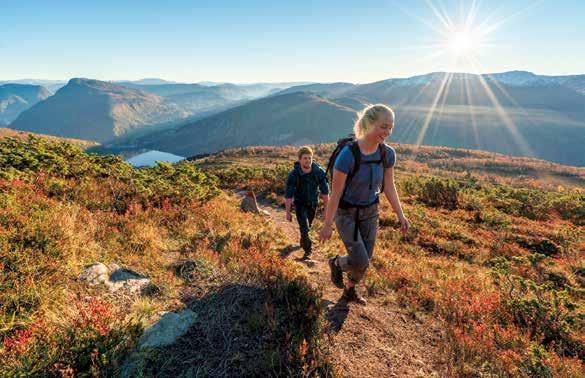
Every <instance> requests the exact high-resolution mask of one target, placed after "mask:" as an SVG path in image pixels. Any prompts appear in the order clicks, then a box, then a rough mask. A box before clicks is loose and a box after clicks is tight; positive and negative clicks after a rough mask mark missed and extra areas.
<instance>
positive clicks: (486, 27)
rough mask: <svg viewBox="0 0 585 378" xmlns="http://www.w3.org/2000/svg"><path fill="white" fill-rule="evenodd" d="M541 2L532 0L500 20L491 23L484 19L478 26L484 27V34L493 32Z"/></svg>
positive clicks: (541, 1) (542, 0) (540, 0)
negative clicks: (532, 0)
mask: <svg viewBox="0 0 585 378" xmlns="http://www.w3.org/2000/svg"><path fill="white" fill-rule="evenodd" d="M543 2H544V0H538V1H534V2H533V3H532V4H530V5H528V6H527V7H525V8H522V9H520V10H518V11H516V12H514V13H511V14H509V15H507V16H506V17H504V18H502V19H501V20H499V21H497V22H494V23H491V24H490V23H488V20H487V19H486V20H485V21H484V22H483V23H482V24H481V25H480V26H479V27H480V28H482V29H484V30H485V32H486V34H490V33H493V32H494V31H496V30H497V29H498V28H499V27H500V26H502V25H503V24H505V23H507V22H509V21H511V20H513V19H515V18H516V17H519V16H521V15H522V14H524V13H526V12H528V11H529V10H531V9H533V8H535V7H537V6H538V5H540V4H542V3H543Z"/></svg>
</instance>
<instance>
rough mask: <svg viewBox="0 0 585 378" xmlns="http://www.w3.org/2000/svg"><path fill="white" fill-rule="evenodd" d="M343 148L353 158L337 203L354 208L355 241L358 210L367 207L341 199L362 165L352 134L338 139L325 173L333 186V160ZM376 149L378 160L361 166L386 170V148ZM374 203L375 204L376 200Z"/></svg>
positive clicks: (356, 237) (380, 146)
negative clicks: (382, 167)
mask: <svg viewBox="0 0 585 378" xmlns="http://www.w3.org/2000/svg"><path fill="white" fill-rule="evenodd" d="M345 146H349V148H350V149H351V153H352V154H353V158H354V165H353V169H352V170H351V172H349V173H348V174H347V179H346V180H345V187H344V188H343V193H342V194H341V201H340V203H339V207H340V208H345V209H348V208H356V212H355V227H354V231H353V240H354V241H357V240H358V228H359V227H358V224H359V213H360V208H365V207H367V206H369V205H366V206H358V205H352V204H349V203H347V202H345V201H344V200H343V197H344V196H345V191H346V190H347V187H348V186H349V185H348V184H349V182H350V181H351V179H352V178H353V177H354V176H355V174H356V173H357V172H358V170H359V169H360V164H362V161H361V160H362V154H361V152H360V147H359V145H358V143H357V139H356V137H355V135H354V134H350V135H349V136H348V137H347V138H343V139H339V140H338V141H337V146H336V147H335V150H333V153H331V156H330V157H329V162H328V163H327V170H326V171H325V173H326V174H327V175H330V182H331V186H333V166H334V165H335V160H336V159H337V156H339V153H340V152H341V150H342V149H343V148H344V147H345ZM378 149H379V150H380V160H371V161H370V160H369V161H365V162H363V164H382V165H383V166H384V169H386V168H388V164H387V162H386V148H385V146H384V145H379V146H378ZM370 189H372V176H371V175H370ZM383 192H384V178H382V188H381V189H380V193H383ZM376 202H377V200H376Z"/></svg>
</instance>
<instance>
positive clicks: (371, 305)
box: [261, 202, 445, 377]
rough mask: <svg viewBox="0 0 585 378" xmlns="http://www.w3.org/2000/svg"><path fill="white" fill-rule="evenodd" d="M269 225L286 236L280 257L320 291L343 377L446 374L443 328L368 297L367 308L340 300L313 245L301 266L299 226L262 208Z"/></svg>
mask: <svg viewBox="0 0 585 378" xmlns="http://www.w3.org/2000/svg"><path fill="white" fill-rule="evenodd" d="M261 207H262V209H264V210H266V211H268V213H269V214H270V218H271V220H272V221H273V222H274V223H275V224H276V225H277V227H279V228H280V229H281V230H282V231H283V232H284V233H285V234H286V235H287V237H288V239H289V241H290V245H288V246H287V247H286V248H285V249H284V251H283V253H282V256H283V258H288V259H294V260H296V261H298V263H299V264H303V265H304V266H305V269H306V272H307V275H308V277H309V280H310V282H311V283H312V284H314V285H315V286H318V287H321V288H322V290H323V298H322V305H323V308H324V309H325V311H326V318H327V320H328V322H329V324H328V325H329V334H328V337H329V342H330V344H331V345H330V347H331V354H332V357H333V360H334V361H333V363H334V364H335V366H336V367H337V368H338V369H339V370H340V371H341V373H342V374H343V376H347V377H429V376H441V375H444V371H445V370H444V369H443V368H442V366H441V364H440V362H439V361H438V360H437V357H436V356H437V355H438V348H439V342H440V339H441V335H442V333H441V328H440V326H439V324H438V323H437V322H436V321H435V320H434V319H432V318H430V317H419V316H416V317H413V316H411V315H409V314H408V313H407V312H406V311H405V310H404V309H402V308H401V307H400V306H398V304H396V303H392V302H390V303H388V302H387V301H386V302H384V303H383V299H381V298H377V297H375V296H366V293H365V290H361V292H362V293H363V295H364V296H365V298H366V299H367V301H368V304H367V306H365V307H364V306H360V305H358V304H354V303H350V304H347V303H345V301H342V300H340V296H341V290H340V289H337V288H336V287H335V286H333V284H332V283H331V281H330V278H329V277H330V272H329V266H328V264H327V256H325V255H323V254H322V253H321V252H320V250H319V245H318V243H314V244H313V245H314V248H313V254H312V261H310V262H309V263H305V262H302V261H301V256H302V255H303V251H302V249H300V247H299V246H298V239H299V233H298V226H297V224H296V221H295V220H294V217H293V222H288V221H287V220H286V219H285V212H284V210H283V209H282V208H279V207H276V206H272V205H270V204H268V203H266V202H262V203H261Z"/></svg>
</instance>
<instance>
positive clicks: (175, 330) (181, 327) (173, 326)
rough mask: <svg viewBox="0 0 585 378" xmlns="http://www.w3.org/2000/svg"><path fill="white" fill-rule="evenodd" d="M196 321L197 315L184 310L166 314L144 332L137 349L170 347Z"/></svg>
mask: <svg viewBox="0 0 585 378" xmlns="http://www.w3.org/2000/svg"><path fill="white" fill-rule="evenodd" d="M196 319H197V314H196V313H194V312H193V311H191V310H189V309H186V310H184V311H181V312H167V313H166V314H164V315H163V316H162V317H161V318H160V320H159V321H158V322H156V323H154V324H153V325H152V326H151V327H149V328H148V329H146V330H145V331H144V334H143V335H142V336H141V337H140V340H139V341H138V349H145V348H156V347H161V346H166V345H171V344H173V343H174V342H175V341H177V339H178V338H179V337H181V336H183V335H184V334H185V332H187V330H188V329H189V327H191V325H192V324H193V322H195V320H196Z"/></svg>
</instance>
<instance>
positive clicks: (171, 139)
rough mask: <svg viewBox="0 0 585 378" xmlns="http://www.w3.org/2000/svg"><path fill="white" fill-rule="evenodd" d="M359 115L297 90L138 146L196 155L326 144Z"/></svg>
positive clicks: (149, 138)
mask: <svg viewBox="0 0 585 378" xmlns="http://www.w3.org/2000/svg"><path fill="white" fill-rule="evenodd" d="M354 117H355V114H354V112H353V110H352V109H349V108H346V107H344V106H341V105H338V104H335V103H333V102H330V101H328V100H326V99H324V98H321V97H319V96H315V95H312V94H308V93H292V94H288V95H281V96H274V97H268V98H263V99H259V100H255V101H251V102H249V103H247V104H244V105H241V106H238V107H235V108H232V109H229V110H226V111H224V112H222V113H219V114H216V115H213V116H211V117H207V118H204V119H202V120H199V121H197V122H194V123H189V124H186V125H183V126H181V127H179V128H177V129H174V130H170V131H168V132H162V133H153V134H151V135H148V136H145V137H144V138H140V139H137V140H136V141H135V144H136V145H137V146H140V147H143V148H151V149H158V150H161V151H167V152H171V153H175V154H178V155H181V156H190V155H195V154H201V153H208V152H215V151H219V150H222V149H225V148H230V147H236V146H249V145H258V144H266V145H285V144H303V143H322V142H326V141H330V140H332V139H334V138H336V136H338V135H344V134H346V133H347V132H346V130H345V128H346V125H348V124H351V123H352V122H353V119H354Z"/></svg>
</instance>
